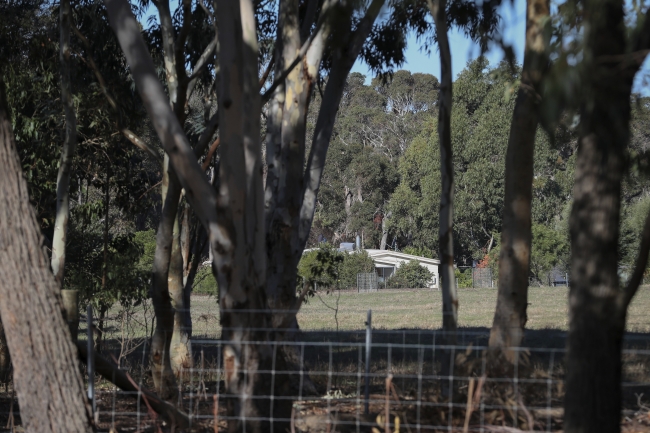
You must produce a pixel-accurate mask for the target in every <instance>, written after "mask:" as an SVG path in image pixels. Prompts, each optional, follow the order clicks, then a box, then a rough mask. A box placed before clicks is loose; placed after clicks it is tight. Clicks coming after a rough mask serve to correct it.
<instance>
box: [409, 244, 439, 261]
mask: <svg viewBox="0 0 650 433" xmlns="http://www.w3.org/2000/svg"><path fill="white" fill-rule="evenodd" d="M402 252H403V253H405V254H410V255H412V256H420V257H426V258H428V259H433V251H431V250H430V249H429V248H427V247H413V246H409V247H406V248H404V249H403V250H402Z"/></svg>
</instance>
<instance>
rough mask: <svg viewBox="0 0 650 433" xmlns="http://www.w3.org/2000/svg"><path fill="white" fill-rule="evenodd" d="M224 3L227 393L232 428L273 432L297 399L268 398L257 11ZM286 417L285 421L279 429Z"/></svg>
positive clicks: (220, 214) (222, 211) (221, 250)
mask: <svg viewBox="0 0 650 433" xmlns="http://www.w3.org/2000/svg"><path fill="white" fill-rule="evenodd" d="M217 5H218V6H217V7H218V10H219V14H218V15H217V18H218V25H219V45H220V47H221V48H220V52H219V64H220V65H221V78H220V81H221V82H220V89H219V113H220V116H221V119H220V122H219V124H220V125H221V130H220V134H219V135H220V139H221V143H222V145H221V164H220V169H219V194H218V201H217V221H218V226H219V238H218V240H217V247H216V248H215V254H214V256H215V262H214V264H215V268H216V270H217V280H218V283H219V299H220V302H219V306H220V309H221V324H222V340H223V363H224V364H223V365H224V366H225V378H224V383H225V387H226V394H225V395H224V397H223V398H224V404H225V407H226V409H227V413H228V416H229V417H230V419H229V420H228V430H229V431H251V432H265V431H270V430H272V429H273V427H274V426H270V425H269V423H270V414H271V413H273V412H274V409H275V408H274V407H272V406H273V405H286V406H288V407H287V411H288V414H289V415H290V414H291V404H290V403H291V402H290V401H289V402H288V404H287V401H285V400H278V401H274V400H273V399H270V398H269V397H268V396H269V394H270V393H274V390H273V386H272V385H273V379H272V375H271V374H269V373H268V372H270V371H271V370H272V368H273V366H274V365H273V364H274V363H273V360H272V356H273V350H272V348H271V344H270V341H271V339H272V331H271V315H270V312H269V310H268V307H267V302H266V296H265V292H264V286H265V284H266V249H265V248H266V242H265V241H266V239H265V227H264V197H263V190H262V170H261V160H260V155H261V143H260V139H259V131H260V129H259V128H260V124H259V113H260V96H259V84H258V78H257V70H258V68H257V53H258V50H257V36H256V31H255V17H254V13H253V5H252V3H251V1H250V0H241V1H240V2H233V1H230V0H219V1H218V2H217ZM277 367H280V368H281V367H282V366H281V365H276V368H277ZM275 385H276V386H278V387H281V386H283V384H282V383H278V382H275ZM280 394H281V395H282V394H284V393H280ZM222 395H223V394H222ZM255 396H257V397H255ZM285 413H286V411H285ZM278 423H282V424H283V426H282V427H281V428H278V426H277V424H278ZM278 423H276V425H275V427H276V428H277V430H278V431H282V430H283V429H284V428H283V427H288V423H287V422H286V420H279V422H278Z"/></svg>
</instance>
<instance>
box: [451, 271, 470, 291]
mask: <svg viewBox="0 0 650 433" xmlns="http://www.w3.org/2000/svg"><path fill="white" fill-rule="evenodd" d="M454 274H455V275H456V282H457V283H458V287H462V288H467V287H472V284H473V281H472V268H468V269H465V270H463V271H461V270H460V269H458V268H456V270H454Z"/></svg>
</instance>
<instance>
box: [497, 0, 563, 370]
mask: <svg viewBox="0 0 650 433" xmlns="http://www.w3.org/2000/svg"><path fill="white" fill-rule="evenodd" d="M526 11H527V13H526V44H525V52H524V65H523V69H522V72H521V84H520V85H519V90H518V92H517V100H516V102H515V106H514V111H513V115H512V122H511V125H510V136H509V138H508V151H507V153H506V168H505V188H504V189H505V197H504V202H503V205H504V208H503V209H504V210H503V224H502V227H503V230H502V232H501V243H500V247H501V251H500V257H499V276H500V278H499V294H498V298H497V306H496V311H495V314H494V323H493V325H492V330H491V332H490V348H491V349H492V351H493V354H494V353H498V354H503V355H505V359H506V360H507V361H508V362H510V363H512V364H515V363H516V362H517V356H518V354H519V351H518V350H510V349H509V348H513V347H517V346H519V345H520V344H521V341H522V339H523V335H524V328H525V326H526V320H527V316H526V308H527V306H528V278H529V273H530V251H531V239H532V235H531V210H532V198H533V197H532V196H533V175H534V171H535V170H534V150H535V137H536V134H537V125H538V122H539V120H538V119H539V116H538V113H537V110H538V107H539V106H540V104H539V98H540V93H542V91H541V86H542V85H543V80H544V76H545V74H546V71H547V70H548V63H549V60H548V59H549V42H550V37H551V28H550V24H551V23H550V2H549V1H548V0H528V1H527V5H526ZM499 351H501V352H499Z"/></svg>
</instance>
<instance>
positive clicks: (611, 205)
mask: <svg viewBox="0 0 650 433" xmlns="http://www.w3.org/2000/svg"><path fill="white" fill-rule="evenodd" d="M585 17H587V18H588V21H587V22H586V26H585V28H586V32H585V40H586V45H585V66H584V70H585V71H588V72H586V73H585V75H584V76H583V77H582V80H583V86H584V98H585V100H584V102H583V105H582V107H581V112H580V129H579V131H580V137H579V141H578V154H577V159H576V168H575V184H574V188H573V199H574V201H573V208H572V211H571V218H570V220H569V225H570V231H571V279H570V280H571V286H570V291H569V333H568V338H567V356H566V387H567V391H566V396H565V401H564V404H565V419H564V422H565V424H564V431H565V432H567V433H583V432H585V433H586V432H595V431H597V432H603V433H609V432H612V433H614V432H619V431H620V422H621V370H622V367H621V347H622V340H623V333H624V330H625V319H626V312H627V304H628V303H629V300H631V295H629V296H628V295H627V293H626V292H628V290H625V291H622V290H621V288H620V286H619V278H618V241H619V226H620V208H621V182H622V179H623V176H624V172H625V168H626V149H627V145H628V143H629V138H630V132H629V122H630V112H631V110H630V95H631V90H632V83H633V78H634V73H635V72H636V68H629V67H628V68H626V67H625V66H626V60H625V54H626V53H627V52H628V50H627V46H626V45H627V44H626V42H627V41H626V39H627V35H626V29H625V14H624V5H623V1H622V0H591V1H587V2H585ZM647 20H648V18H647V17H646V24H648V23H647ZM639 64H640V63H639ZM637 67H638V66H637ZM646 264H647V256H646V260H645V263H643V264H642V266H641V267H642V268H643V269H645V266H646ZM622 298H625V299H626V301H625V302H622V301H621V299H622Z"/></svg>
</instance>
